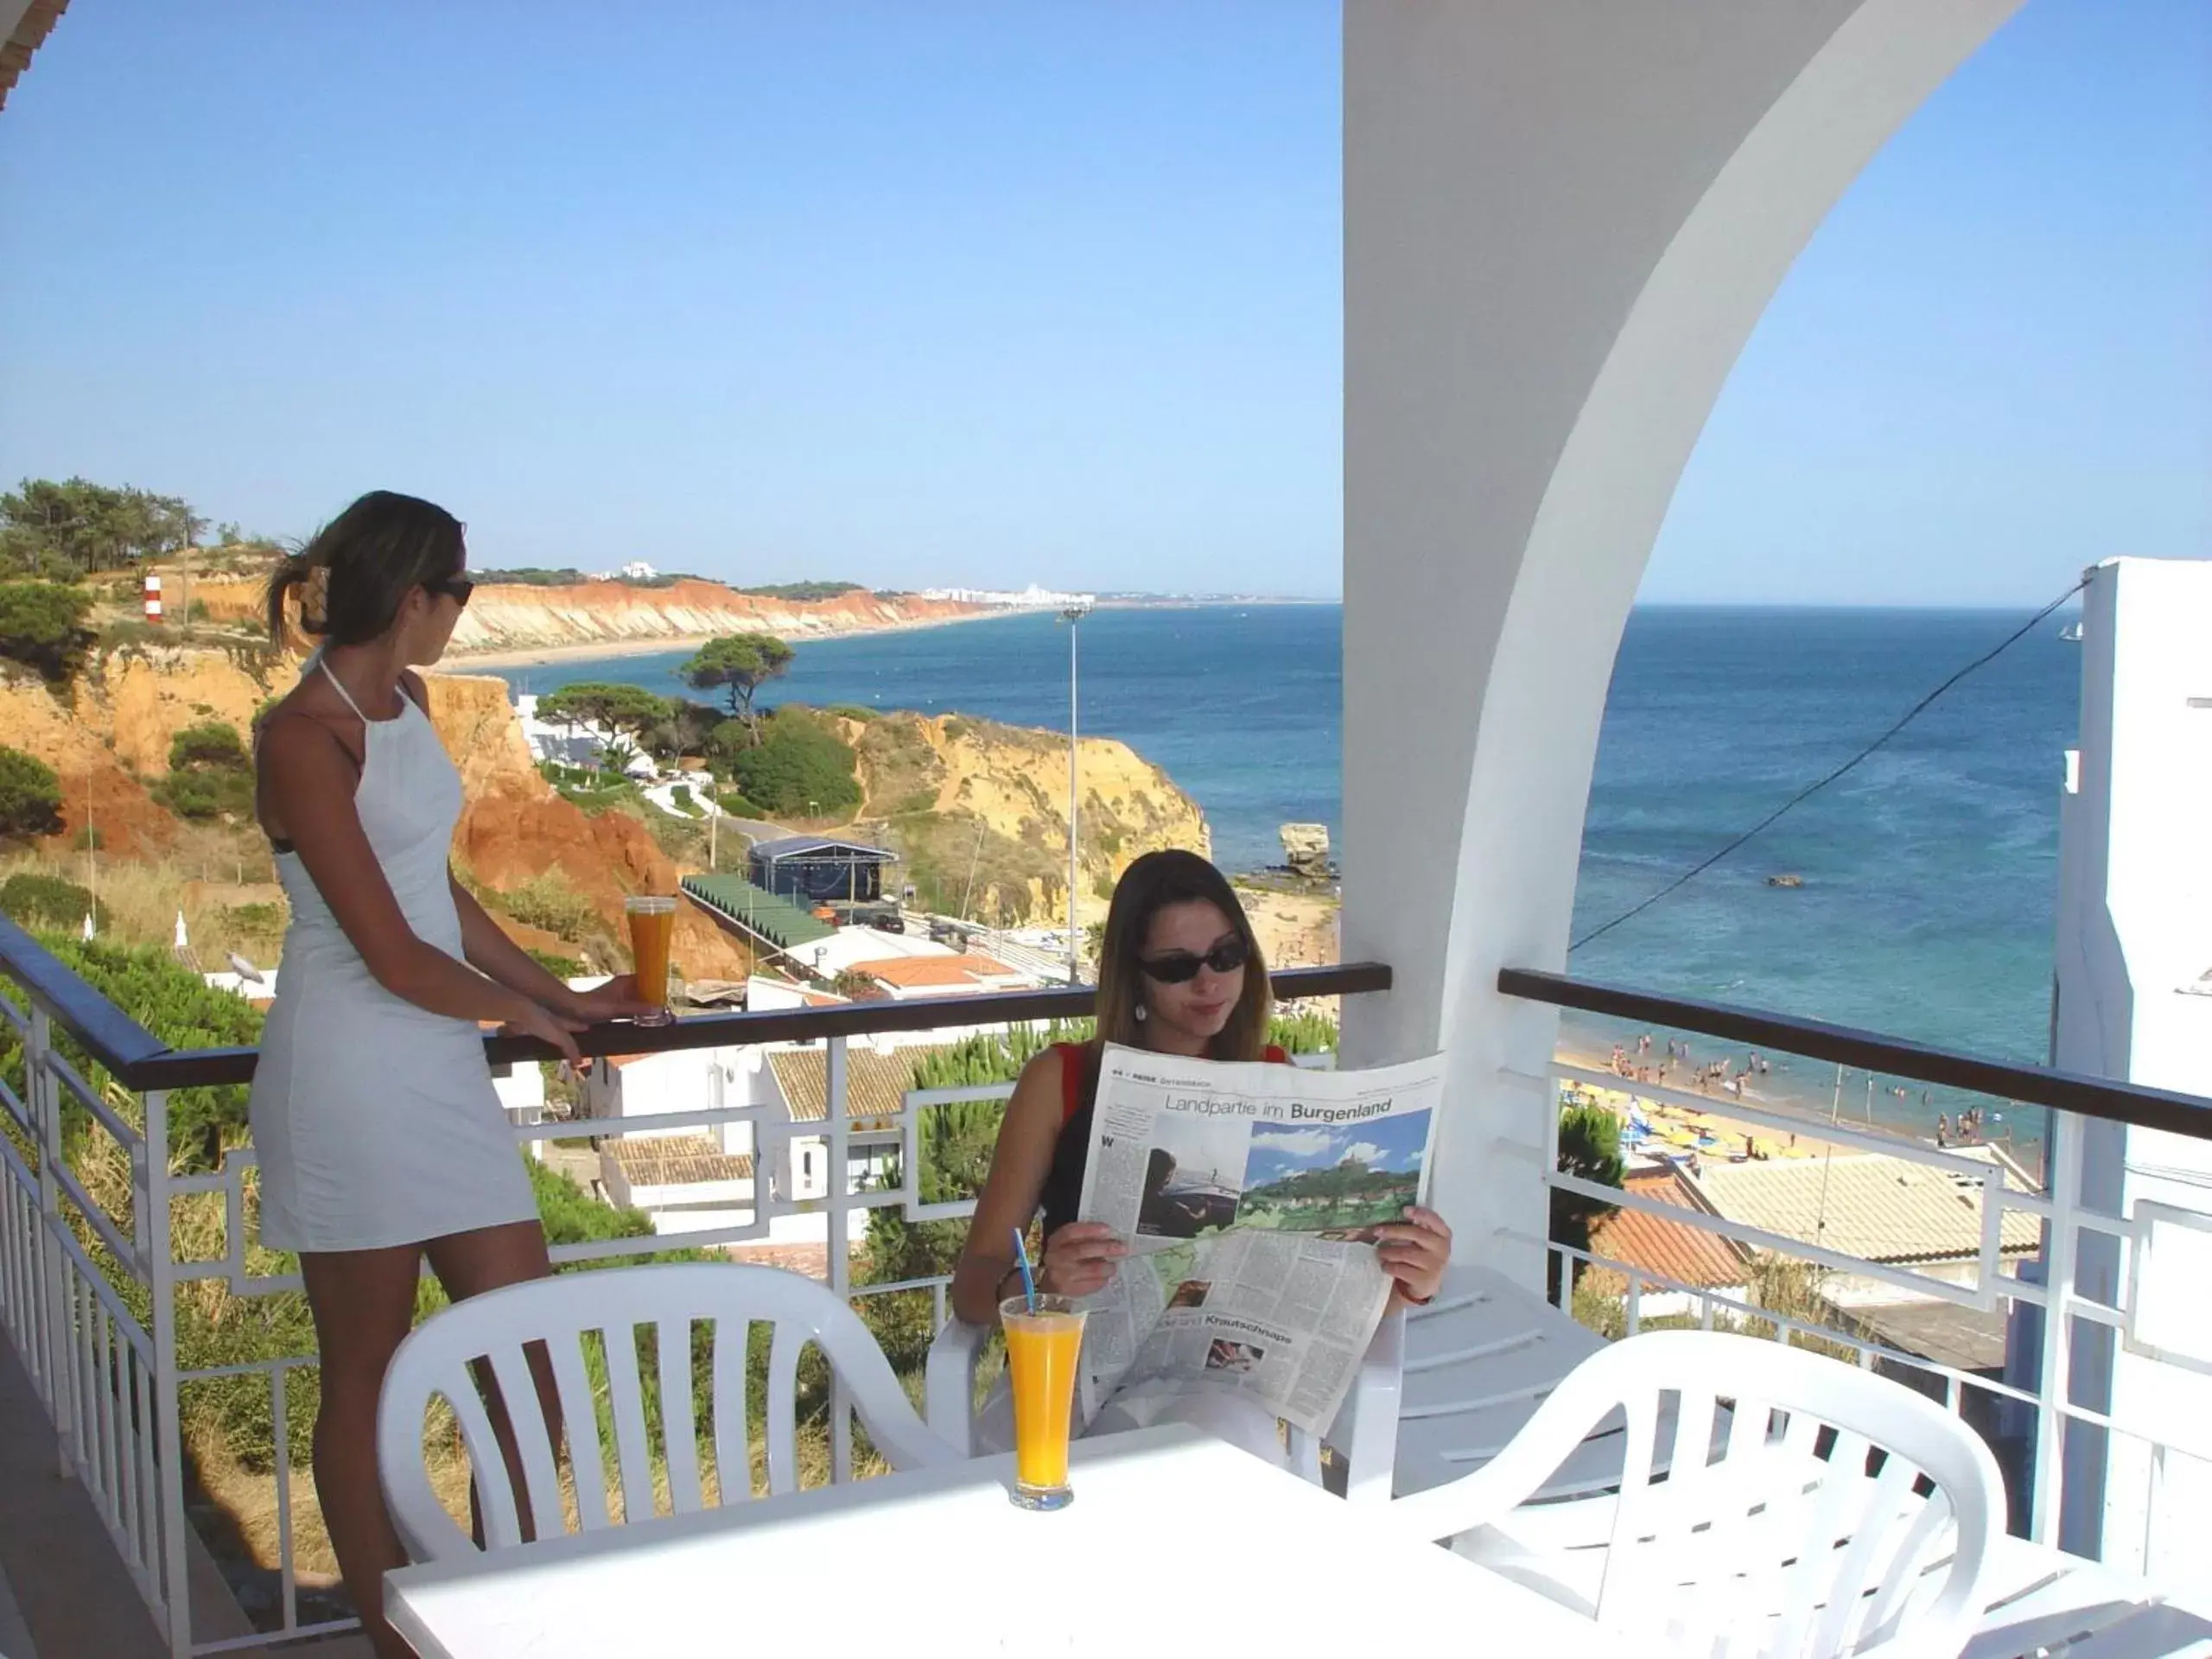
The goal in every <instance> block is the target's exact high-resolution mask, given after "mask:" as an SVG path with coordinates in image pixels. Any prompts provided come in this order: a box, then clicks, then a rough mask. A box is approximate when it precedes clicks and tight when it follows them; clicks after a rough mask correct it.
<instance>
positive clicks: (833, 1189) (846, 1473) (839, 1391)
mask: <svg viewBox="0 0 2212 1659" xmlns="http://www.w3.org/2000/svg"><path fill="white" fill-rule="evenodd" d="M823 1061H824V1065H825V1076H824V1077H823V1084H824V1085H825V1087H824V1090H823V1092H824V1093H825V1094H826V1095H827V1096H829V1177H828V1179H829V1288H830V1289H831V1290H832V1291H834V1292H836V1295H837V1300H840V1301H842V1302H849V1301H850V1300H851V1299H852V1290H853V1270H852V1260H851V1255H852V1243H851V1241H850V1239H849V1237H848V1236H847V1235H846V1231H845V1215H846V1205H848V1204H849V1202H850V1201H851V1197H852V1195H851V1194H850V1193H849V1192H848V1191H847V1190H846V1189H847V1186H848V1185H849V1177H848V1174H847V1172H846V1169H845V1155H846V1148H847V1142H848V1141H849V1138H850V1134H851V1128H850V1125H851V1117H850V1109H849V1106H848V1104H847V1103H846V1099H845V1090H846V1087H847V1081H848V1080H847V1074H846V1068H845V1039H843V1038H842V1037H832V1038H831V1039H829V1043H828V1044H827V1045H826V1051H825V1052H824V1054H823ZM829 1478H830V1479H831V1480H832V1481H846V1480H850V1479H851V1478H853V1412H852V1402H850V1401H849V1400H848V1399H846V1397H845V1385H844V1384H843V1383H842V1382H840V1381H839V1380H838V1377H837V1374H836V1371H835V1370H832V1371H831V1372H830V1374H829Z"/></svg>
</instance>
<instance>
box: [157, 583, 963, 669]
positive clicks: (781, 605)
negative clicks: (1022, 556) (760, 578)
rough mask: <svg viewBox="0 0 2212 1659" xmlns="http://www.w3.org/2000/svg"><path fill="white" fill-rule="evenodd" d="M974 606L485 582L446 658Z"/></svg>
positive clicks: (882, 623)
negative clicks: (798, 598)
mask: <svg viewBox="0 0 2212 1659" xmlns="http://www.w3.org/2000/svg"><path fill="white" fill-rule="evenodd" d="M192 598H193V600H194V603H195V610H194V614H198V610H197V607H198V606H205V607H207V617H208V619H209V620H213V621H218V622H251V621H252V620H255V619H256V618H257V617H258V616H259V615H260V613H261V584H260V582H258V581H257V580H249V579H244V578H218V577H202V578H200V580H198V581H197V582H194V584H193V586H192ZM982 614H984V613H983V612H982V610H980V609H979V608H978V607H975V606H972V605H963V604H957V603H955V602H953V601H949V600H934V599H920V598H917V597H915V596H914V595H912V594H898V595H895V596H894V595H890V594H872V593H868V592H867V591H865V590H858V591H855V592H853V593H849V594H838V595H837V596H836V598H834V599H823V600H790V599H772V598H768V597H766V596H763V595H760V594H741V593H739V592H737V591H736V590H735V589H734V588H727V587H724V586H723V585H722V584H721V582H704V581H700V580H696V579H694V578H689V577H687V578H685V579H683V581H680V582H672V583H671V584H670V585H668V586H667V587H664V588H647V587H641V586H637V585H634V584H632V583H629V582H576V583H574V584H572V585H570V586H568V587H559V588H538V587H530V586H526V585H524V584H521V583H497V584H487V585H486V586H484V587H481V588H478V589H477V590H476V591H475V593H474V595H472V596H471V598H470V600H469V603H468V609H467V611H465V612H464V613H462V614H461V621H460V624H459V625H458V626H456V627H455V628H454V634H453V645H452V647H451V649H452V652H453V653H454V657H455V658H465V657H467V655H468V654H469V653H470V652H529V651H538V650H560V649H566V648H569V647H573V646H576V645H625V644H631V643H635V644H636V645H639V646H640V647H641V648H645V649H650V648H651V647H652V645H654V644H656V643H657V642H662V641H665V642H667V643H668V644H669V645H671V646H673V645H682V644H683V643H686V642H688V641H695V640H700V639H709V638H712V637H713V636H714V635H716V634H722V633H772V634H777V635H779V636H780V637H782V638H784V639H825V638H829V637H831V636H834V635H836V634H842V633H867V632H879V631H880V630H883V629H887V628H899V627H912V626H918V625H920V624H924V623H934V622H950V621H959V620H964V619H966V618H969V617H974V616H979V615H982Z"/></svg>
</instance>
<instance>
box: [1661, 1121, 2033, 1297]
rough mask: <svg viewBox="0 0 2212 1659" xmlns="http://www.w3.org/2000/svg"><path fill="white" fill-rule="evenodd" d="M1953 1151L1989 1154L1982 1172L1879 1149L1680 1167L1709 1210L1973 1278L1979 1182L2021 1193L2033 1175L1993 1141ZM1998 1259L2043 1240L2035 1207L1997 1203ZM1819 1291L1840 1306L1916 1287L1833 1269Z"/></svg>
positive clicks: (1941, 1276)
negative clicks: (1692, 1171)
mask: <svg viewBox="0 0 2212 1659" xmlns="http://www.w3.org/2000/svg"><path fill="white" fill-rule="evenodd" d="M1950 1155H1951V1156H1953V1157H1955V1158H1959V1159H1962V1160H1966V1161H1967V1162H1968V1163H1973V1164H1986V1165H1987V1166H1989V1168H1990V1173H1989V1174H1988V1175H1987V1176H1986V1177H1975V1176H1968V1175H1965V1174H1953V1173H1949V1172H1947V1171H1944V1170H1940V1169H1933V1168H1930V1167H1929V1166H1928V1165H1926V1164H1923V1163H1918V1162H1916V1161H1914V1160H1911V1159H1908V1158H1893V1157H1891V1156H1889V1155H1888V1154H1885V1153H1878V1152H1851V1153H1843V1152H1839V1153H1835V1154H1832V1155H1830V1156H1827V1157H1825V1158H1773V1159H1761V1160H1747V1161H1745V1162H1744V1163H1730V1162H1720V1161H1717V1160H1713V1161H1708V1162H1707V1163H1706V1164H1705V1165H1704V1166H1703V1167H1702V1168H1701V1169H1700V1173H1698V1174H1696V1175H1694V1176H1688V1177H1686V1178H1685V1179H1688V1182H1689V1184H1690V1185H1691V1187H1692V1188H1693V1189H1694V1191H1695V1192H1697V1194H1698V1195H1699V1196H1700V1198H1702V1199H1703V1200H1704V1201H1705V1202H1706V1203H1707V1205H1710V1207H1711V1209H1712V1211H1713V1213H1714V1214H1715V1215H1718V1216H1720V1217H1723V1218H1725V1219H1726V1220H1728V1221H1732V1222H1736V1223H1738V1224H1741V1225H1743V1226H1746V1227H1756V1228H1758V1230H1761V1231H1762V1232H1767V1233H1772V1234H1775V1235H1777V1236H1780V1237H1783V1238H1789V1239H1794V1240H1796V1241H1797V1242H1798V1243H1803V1244H1814V1245H1818V1246H1820V1247H1821V1248H1823V1249H1829V1250H1834V1251H1835V1252H1836V1253H1837V1254H1839V1255H1853V1256H1858V1257H1860V1258H1861V1259H1863V1260H1865V1261H1868V1262H1880V1263H1882V1264H1884V1265H1885V1266H1890V1267H1897V1268H1910V1270H1911V1271H1912V1272H1913V1273H1915V1274H1921V1275H1923V1276H1925V1277H1927V1278H1930V1279H1936V1280H1941V1281H1943V1282H1944V1283H1946V1284H1959V1285H1971V1284H1974V1283H1975V1282H1976V1281H1977V1278H1978V1275H1979V1274H1980V1270H1981V1247H1982V1203H1981V1192H1982V1182H1983V1181H1984V1180H1985V1179H1986V1180H2002V1181H2003V1182H2004V1184H2005V1188H2006V1190H2008V1191H2010V1192H2017V1193H2021V1194H2028V1193H2032V1192H2035V1191H2036V1190H2037V1189H2036V1185H2035V1183H2034V1182H2033V1181H2032V1180H2031V1179H2029V1177H2028V1174H2027V1173H2026V1172H2025V1171H2024V1170H2023V1169H2022V1168H2021V1167H2020V1166H2018V1164H2016V1163H2014V1162H2013V1161H2012V1159H2011V1158H2009V1157H2007V1156H2006V1155H2005V1153H2004V1152H2003V1151H2002V1150H2001V1149H2000V1148H1999V1147H1989V1146H1980V1147H1952V1148H1951V1149H1950ZM2042 1238H2043V1229H2042V1224H2041V1223H2040V1222H2039V1221H2038V1220H2037V1217H2034V1216H2032V1215H2030V1214H2027V1213H2025V1212H2024V1211H2020V1210H2018V1209H2016V1208H2014V1207H2013V1206H2012V1205H2005V1206H2003V1213H2002V1216H2001V1218H2000V1227H1999V1235H1998V1241H1997V1243H1998V1249H1997V1256H1998V1261H1999V1264H2000V1266H2002V1267H2005V1268H2007V1269H2008V1270H2009V1268H2010V1266H2011V1264H2012V1263H2016V1262H2019V1261H2022V1260H2024V1259H2025V1258H2027V1257H2029V1256H2032V1255H2034V1254H2035V1253H2036V1250H2037V1247H2038V1246H2039V1245H2040V1244H2041V1243H2042ZM1821 1295H1822V1297H1823V1298H1824V1299H1825V1300H1827V1301H1829V1302H1831V1303H1833V1304H1834V1306H1837V1307H1840V1308H1861V1307H1874V1306H1885V1305H1889V1304H1894V1303H1901V1302H1910V1301H1913V1300H1925V1298H1924V1297H1921V1298H1916V1295H1915V1294H1914V1293H1913V1292H1912V1291H1910V1290H1909V1289H1905V1288H1903V1287H1899V1286H1897V1285H1896V1284H1893V1283H1891V1282H1890V1281H1887V1280H1884V1279H1877V1278H1873V1277H1872V1276H1869V1275H1865V1274H1832V1275H1830V1276H1829V1277H1828V1278H1827V1279H1826V1280H1824V1281H1822V1283H1821Z"/></svg>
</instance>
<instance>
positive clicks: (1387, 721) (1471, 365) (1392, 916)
mask: <svg viewBox="0 0 2212 1659" xmlns="http://www.w3.org/2000/svg"><path fill="white" fill-rule="evenodd" d="M2017 5H2018V0H1942V3H1936V4H1931V3H1929V0H1793V3H1789V4H1783V5H1777V4H1772V3H1769V0H1700V3H1697V4H1694V5H1693V4H1674V3H1669V4H1650V5H1625V4H1621V5H1571V4H1535V3H1528V4H1510V5H1497V4H1490V5H1477V4H1438V3H1436V0H1346V3H1345V6H1344V920H1343V940H1344V956H1345V957H1346V959H1347V960H1360V959H1363V958H1370V959H1374V960H1378V961H1382V962H1386V963H1389V964H1390V966H1391V968H1392V969H1393V970H1394V971H1395V976H1396V980H1395V989H1393V990H1392V991H1391V992H1390V993H1389V995H1383V996H1362V997H1352V998H1348V999H1346V1001H1345V1009H1344V1057H1345V1060H1346V1063H1347V1064H1353V1065H1371V1064H1376V1063H1378V1062H1382V1061H1387V1060H1393V1059H1402V1058H1410V1057H1413V1056H1416V1055H1419V1054H1422V1053H1426V1052H1437V1051H1442V1052H1444V1053H1445V1054H1446V1056H1447V1057H1448V1060H1449V1077H1450V1084H1449V1087H1450V1089H1451V1090H1452V1112H1451V1114H1450V1116H1448V1117H1447V1118H1446V1122H1445V1123H1444V1124H1443V1125H1442V1127H1441V1128H1440V1135H1439V1141H1438V1147H1437V1175H1438V1182H1437V1187H1438V1198H1439V1203H1440V1206H1441V1207H1442V1209H1443V1210H1444V1211H1445V1212H1446V1215H1447V1217H1449V1218H1450V1219H1451V1220H1452V1223H1453V1225H1454V1228H1455V1230H1456V1231H1457V1234H1458V1238H1459V1250H1460V1252H1461V1253H1462V1255H1466V1256H1471V1257H1479V1258H1481V1259H1483V1260H1485V1261H1489V1262H1497V1263H1498V1264H1500V1265H1501V1266H1503V1268H1505V1270H1506V1271H1508V1272H1510V1273H1514V1274H1516V1275H1517V1276H1519V1277H1520V1278H1522V1280H1523V1281H1524V1282H1528V1283H1531V1284H1541V1282H1542V1271H1543V1269H1542V1260H1541V1249H1539V1248H1537V1247H1535V1246H1533V1245H1521V1246H1516V1247H1508V1246H1507V1245H1506V1243H1505V1242H1504V1241H1503V1240H1501V1239H1500V1238H1499V1237H1498V1236H1497V1230H1498V1229H1500V1228H1511V1229H1514V1230H1517V1231H1518V1232H1520V1233H1522V1234H1524V1235H1528V1236H1541V1233H1542V1231H1543V1229H1544V1224H1545V1205H1544V1194H1543V1189H1542V1188H1541V1186H1540V1185H1538V1183H1537V1182H1536V1180H1535V1166H1534V1162H1533V1159H1534V1157H1535V1151H1536V1148H1537V1147H1540V1146H1541V1133H1540V1125H1541V1114H1542V1113H1544V1112H1545V1111H1547V1110H1548V1109H1550V1098H1551V1096H1550V1088H1549V1084H1548V1083H1546V1082H1543V1081H1542V1080H1541V1079H1542V1078H1543V1077H1544V1075H1545V1068H1546V1066H1547V1065H1548V1062H1549V1059H1550V1055H1551V1050H1552V1044H1553V1039H1554V1035H1555V1034H1556V1030H1557V1019H1556V1016H1555V1014H1554V1013H1553V1012H1552V1011H1550V1010H1548V1009H1546V1008H1541V1007H1535V1006H1532V1005H1525V1004H1519V1003H1516V1002H1515V1001H1510V1000H1509V999H1506V998H1504V997H1502V996H1500V995H1498V993H1497V989H1496V984H1497V972H1498V970H1499V969H1501V968H1503V967H1507V966H1523V967H1532V968H1557V967H1559V966H1560V964H1561V963H1563V962H1564V961H1565V959H1566V953H1567V923H1568V913H1569V909H1570V906H1571V905H1572V902H1573V893H1574V879H1575V870H1576V864H1577V857H1578V853H1579V850H1580V845H1581V839H1582V818H1583V810H1584V807H1585V805H1586V802H1587V799H1588V796H1589V788H1590V771H1591V766H1592V760H1593V758H1594V755H1595V753H1596V748H1597V740H1598V725H1599V716H1600V715H1601V714H1602V713H1603V710H1604V706H1605V690H1606V686H1607V684H1608V683H1609V681H1610V679H1611V672H1612V665H1613V657H1614V652H1615V651H1616V649H1617V647H1618V644H1619V639H1620V631H1621V628H1622V626H1623V624H1624V621H1625V620H1626V618H1627V614H1628V608H1629V605H1630V601H1631V600H1632V599H1633V598H1634V596H1635V594H1636V589H1637V583H1638V582H1639V580H1640V579H1641V577H1642V575H1643V567H1644V563H1645V561H1646V560H1647V558H1648V557H1649V553H1650V550H1651V545H1652V542H1653V540H1654V538H1655V537H1656V534H1657V532H1658V529H1659V524H1660V521H1661V518H1662V516H1663V515H1664V514H1665V512H1666V510H1667V505H1668V503H1669V499H1671V498H1672V496H1673V494H1674V491H1675V481H1676V480H1677V479H1678V477H1679V476H1680V474H1681V468H1682V466H1683V464H1684V462H1685V461H1687V460H1688V456H1689V453H1690V450H1691V448H1692V446H1693V445H1694V443H1695V442H1696V441H1697V436H1698V434H1699V432H1700V429H1702V427H1703V425H1704V423H1705V419H1706V416H1707V412H1708V411H1709V410H1711V408H1712V406H1713V400H1714V398H1715V397H1717V396H1718V395H1719V390H1720V387H1721V384H1722V382H1723V381H1724V380H1725V379H1726V376H1727V374H1728V372H1729V370H1730V368H1731V367H1732V365H1733V364H1734V362H1735V360H1736V358H1737V354H1738V352H1739V351H1740V350H1741V349H1742V346H1743V344H1744V341H1745V339H1746V338H1747V337H1748V335H1749V334H1750V333H1751V328H1752V327H1753V326H1754V324H1756V323H1757V321H1758V317H1759V315H1760V313H1761V312H1762V311H1763V310H1764V308H1765V307H1766V304H1767V302H1768V300H1769V298H1770V296H1772V294H1773V292H1774V290H1775V289H1776V287H1777V285H1778V284H1779V283H1780V282H1781V281H1782V278H1783V275H1784V273H1785V272H1786V271H1787V270H1789V264H1790V262H1791V261H1792V260H1793V259H1795V258H1796V256H1797V253H1798V251H1799V250H1800V249H1802V247H1803V246H1804V245H1805V242H1806V240H1807V238H1809V237H1810V236H1811V234H1812V232H1813V231H1814V229H1815V227H1816V226H1818V225H1819V223H1820V222H1821V219H1822V217H1823V216H1824V215H1825V214H1826V213H1827V211H1828V209H1829V207H1831V206H1832V205H1833V204H1834V202H1835V200H1836V199H1837V198H1838V197H1839V196H1840V195H1841V194H1842V193H1843V191H1844V190H1845V189H1846V188H1847V187H1848V186H1849V184H1850V183H1851V181H1852V180H1853V178H1854V177H1855V176H1856V175H1858V173H1859V169H1860V168H1862V167H1864V166H1865V164H1866V162H1867V160H1868V159H1869V158H1870V157H1871V156H1872V155H1873V154H1874V152H1875V151H1876V150H1877V149H1879V148H1880V146H1881V145H1882V143H1884V142H1885V140H1886V139H1887V138H1888V137H1889V136H1890V135H1891V132H1893V131H1894V130H1896V129H1897V126H1898V125H1899V124H1901V123H1902V122H1903V121H1904V119H1905V118H1906V117H1908V116H1909V115H1910V114H1911V113H1912V111H1914V110H1915V109H1916V108H1917V107H1918V106H1919V105H1920V104H1921V103H1922V101H1923V99H1926V98H1927V97H1928V95H1929V93H1930V92H1933V91H1934V90H1935V88H1936V86H1939V85H1940V84H1941V83H1942V81H1943V79H1945V78H1946V77H1947V76H1948V75H1949V74H1950V73H1951V72H1952V70H1953V69H1954V68H1955V67H1956V66H1957V65H1958V64H1959V63H1960V62H1961V60H1963V59H1965V58H1966V57H1967V54H1970V53H1972V52H1973V51H1974V49H1975V48H1978V47H1979V46H1980V44H1981V43H1982V42H1983V41H1984V40H1986V38H1987V37H1988V35H1990V34H1991V33H1992V32H1993V31H1994V30H1995V29H1997V28H1998V27H1999V25H2000V24H2001V23H2002V22H2004V21H2005V19H2006V18H2007V17H2008V16H2011V15H2012V12H2013V11H2014V10H2016V8H2017ZM1503 1074H1514V1075H1516V1076H1517V1077H1521V1078H1525V1079H1527V1081H1526V1082H1525V1083H1522V1082H1510V1081H1506V1080H1504V1078H1503Z"/></svg>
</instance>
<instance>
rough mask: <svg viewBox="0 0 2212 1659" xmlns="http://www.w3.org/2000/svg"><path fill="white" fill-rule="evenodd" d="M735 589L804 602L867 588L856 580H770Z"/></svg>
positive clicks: (759, 595)
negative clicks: (762, 583) (757, 585)
mask: <svg viewBox="0 0 2212 1659" xmlns="http://www.w3.org/2000/svg"><path fill="white" fill-rule="evenodd" d="M737 591H738V592H739V593H741V594H749V595H751V596H752V597H753V598H754V599H792V600H797V601H799V602H800V603H802V604H804V603H807V602H809V601H815V600H823V599H836V598H839V597H841V596H842V595H843V594H864V593H866V592H867V591H868V589H867V588H864V587H862V586H861V584H860V583H859V582H770V583H768V584H767V585H766V586H765V587H760V588H739V589H738V590H737Z"/></svg>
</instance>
